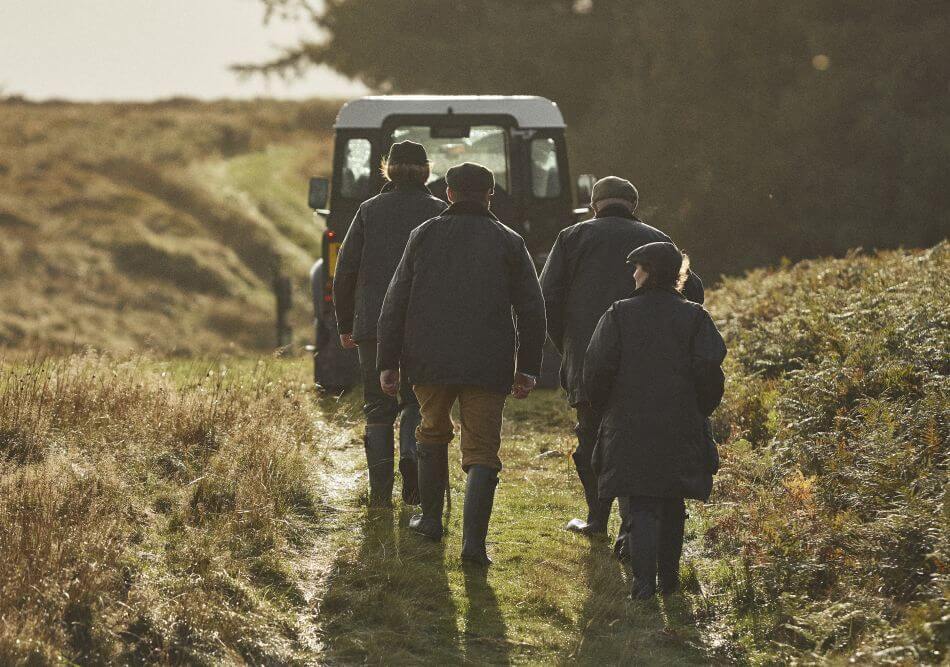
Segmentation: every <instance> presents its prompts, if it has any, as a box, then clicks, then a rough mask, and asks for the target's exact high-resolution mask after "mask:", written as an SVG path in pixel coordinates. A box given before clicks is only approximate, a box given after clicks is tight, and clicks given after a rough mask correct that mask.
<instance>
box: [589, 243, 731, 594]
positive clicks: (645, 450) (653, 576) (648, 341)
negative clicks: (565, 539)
mask: <svg viewBox="0 0 950 667" xmlns="http://www.w3.org/2000/svg"><path fill="white" fill-rule="evenodd" d="M627 263H628V265H630V266H631V268H634V269H635V270H634V274H633V277H634V280H635V281H636V285H637V289H636V291H635V292H634V294H633V296H632V297H631V298H629V299H625V300H622V301H618V302H616V303H614V304H613V305H612V306H611V307H610V308H609V309H608V310H607V312H606V313H605V314H604V316H603V317H602V318H601V319H600V322H599V323H598V325H597V329H596V330H595V332H594V335H593V337H592V338H591V341H590V345H589V346H588V348H587V355H586V357H585V361H584V387H585V389H586V392H587V395H588V396H589V397H590V399H591V402H592V403H593V404H594V405H595V406H597V407H599V408H601V409H603V410H604V414H605V416H604V419H603V422H602V424H601V427H600V432H599V435H598V440H597V444H596V446H595V448H594V454H593V461H592V464H593V468H594V471H595V472H596V473H597V485H598V493H599V495H600V497H601V498H623V497H625V498H627V499H628V502H629V508H630V514H629V517H628V522H629V529H630V532H629V535H628V538H627V539H628V545H627V548H628V553H629V554H630V562H631V567H632V570H633V590H632V597H633V598H634V599H646V598H650V597H652V596H653V595H654V594H655V593H656V591H657V586H659V590H660V592H661V593H662V594H663V595H669V594H671V593H673V592H674V591H676V590H677V588H678V587H679V561H680V555H681V553H682V548H683V526H684V523H685V520H686V510H685V504H684V502H683V500H684V498H695V499H700V500H708V498H709V494H710V492H711V490H712V475H713V474H714V473H715V469H716V467H717V465H718V457H716V456H715V444H713V443H712V441H711V440H710V439H708V430H707V428H706V420H707V417H708V416H709V415H710V414H712V412H713V410H715V409H716V407H717V406H718V405H719V402H720V401H721V400H722V394H723V385H724V376H723V372H722V361H723V359H724V358H725V356H726V346H725V344H724V343H723V340H722V337H721V336H720V335H719V331H718V330H717V329H716V325H715V324H713V321H712V318H710V316H709V313H707V312H706V310H705V309H704V308H703V307H702V306H700V305H699V304H696V303H693V302H690V301H687V300H686V299H685V298H684V297H683V295H682V293H681V292H680V291H679V290H681V289H682V286H683V283H684V281H685V279H686V276H687V271H688V269H689V259H688V258H687V257H686V255H684V254H683V253H681V252H680V251H679V249H678V248H677V247H676V246H675V245H673V244H672V243H664V242H657V243H648V244H646V245H643V246H640V247H639V248H637V249H636V250H634V251H633V252H632V253H630V255H629V256H628V258H627ZM657 579H659V582H658V581H657Z"/></svg>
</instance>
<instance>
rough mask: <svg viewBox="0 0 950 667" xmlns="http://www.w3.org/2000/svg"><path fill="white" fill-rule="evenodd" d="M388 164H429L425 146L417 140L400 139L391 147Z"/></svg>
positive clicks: (387, 159)
mask: <svg viewBox="0 0 950 667" xmlns="http://www.w3.org/2000/svg"><path fill="white" fill-rule="evenodd" d="M386 164H419V165H426V164H429V156H428V155H426V149H425V146H423V145H422V144H417V143H416V142H415V141H400V142H399V143H398V144H393V145H392V146H390V147H389V157H388V158H386Z"/></svg>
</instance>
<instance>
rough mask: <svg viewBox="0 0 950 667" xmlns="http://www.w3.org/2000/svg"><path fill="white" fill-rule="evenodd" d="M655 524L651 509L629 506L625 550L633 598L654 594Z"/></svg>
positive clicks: (646, 597)
mask: <svg viewBox="0 0 950 667" xmlns="http://www.w3.org/2000/svg"><path fill="white" fill-rule="evenodd" d="M657 524H658V521H657V516H656V513H655V512H654V511H653V510H651V509H644V508H642V507H636V508H633V507H631V509H630V534H629V536H628V537H627V550H628V552H629V553H630V569H631V570H633V585H632V587H631V591H630V597H632V598H633V599H634V600H646V599H649V598H652V597H653V596H654V595H655V594H656V546H657V528H658V525H657Z"/></svg>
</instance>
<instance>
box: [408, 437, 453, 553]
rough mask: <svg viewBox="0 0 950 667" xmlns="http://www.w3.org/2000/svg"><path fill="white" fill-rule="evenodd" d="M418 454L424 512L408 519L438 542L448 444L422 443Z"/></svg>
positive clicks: (447, 461) (445, 481) (439, 538)
mask: <svg viewBox="0 0 950 667" xmlns="http://www.w3.org/2000/svg"><path fill="white" fill-rule="evenodd" d="M416 454H417V457H418V461H419V499H420V501H421V504H422V514H416V515H415V516H413V517H412V518H411V519H410V520H409V527H410V528H411V529H412V530H414V531H416V532H417V533H419V534H420V535H424V536H426V537H428V538H429V539H432V540H435V541H436V542H438V541H439V540H441V539H442V533H443V530H442V506H443V504H444V502H445V488H446V486H447V485H448V482H449V447H448V445H423V444H419V446H418V449H417V452H416Z"/></svg>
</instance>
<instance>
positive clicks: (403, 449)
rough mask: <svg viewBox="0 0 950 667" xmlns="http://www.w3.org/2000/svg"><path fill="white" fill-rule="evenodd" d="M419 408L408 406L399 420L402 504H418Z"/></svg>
mask: <svg viewBox="0 0 950 667" xmlns="http://www.w3.org/2000/svg"><path fill="white" fill-rule="evenodd" d="M419 421H420V417H419V406H418V405H409V406H406V408H405V409H404V410H403V411H402V418H401V419H400V420H399V474H400V475H401V476H402V502H404V503H405V504H406V505H418V504H419V466H418V464H417V463H416V449H417V447H416V427H417V426H418V425H419Z"/></svg>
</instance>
